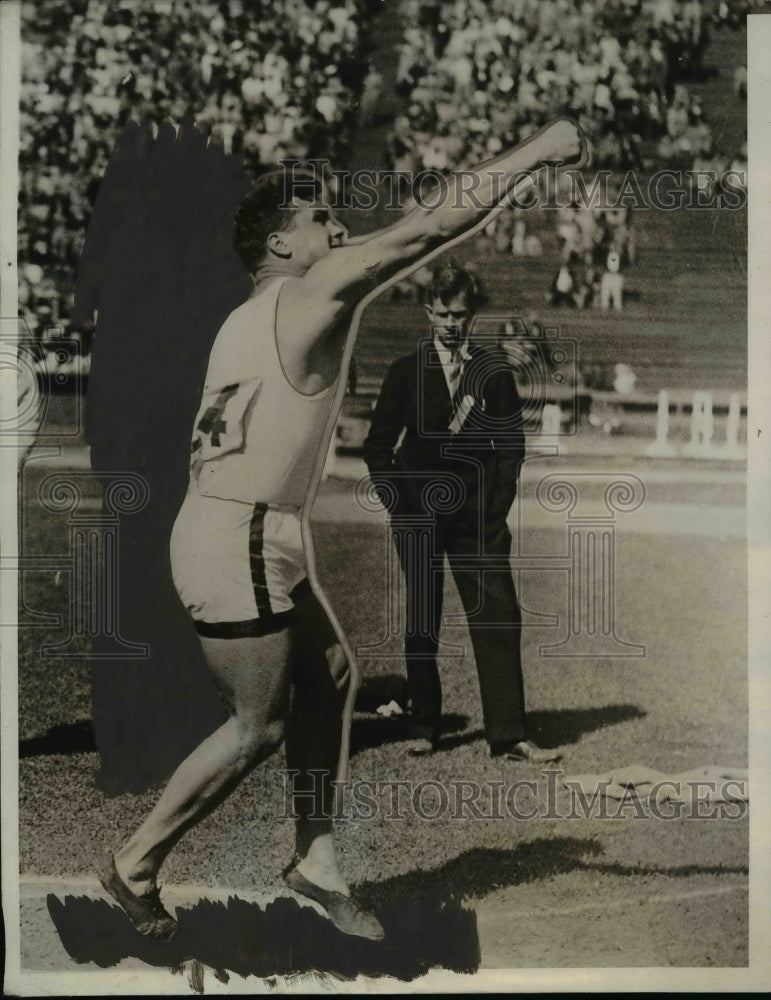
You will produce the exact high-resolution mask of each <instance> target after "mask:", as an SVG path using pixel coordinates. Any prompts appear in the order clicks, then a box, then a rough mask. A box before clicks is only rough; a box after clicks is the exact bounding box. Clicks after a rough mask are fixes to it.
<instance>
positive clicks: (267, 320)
mask: <svg viewBox="0 0 771 1000" xmlns="http://www.w3.org/2000/svg"><path fill="white" fill-rule="evenodd" d="M286 280H287V279H286V278H280V279H277V280H276V281H274V282H272V283H271V284H270V285H268V287H267V288H265V290H264V291H262V292H261V293H260V294H259V295H256V296H254V297H253V298H250V299H247V301H246V302H244V304H243V305H241V306H239V307H238V308H237V309H234V310H233V312H232V313H231V314H230V315H229V316H228V318H227V319H226V320H225V322H224V323H223V325H222V327H221V329H220V331H219V333H218V334H217V338H216V340H215V341H214V346H213V347H212V351H211V354H210V355H209V367H208V369H207V372H206V382H205V384H204V390H203V396H202V398H201V405H200V407H199V410H198V416H197V417H196V419H195V426H194V429H193V440H192V445H191V456H190V485H189V492H190V493H198V494H201V495H203V496H211V497H220V498H222V499H223V500H242V501H244V502H245V503H256V502H262V503H268V504H278V505H286V506H291V507H302V505H303V502H304V501H305V496H306V493H307V491H308V484H309V482H310V478H311V474H312V472H313V469H314V467H315V464H316V461H317V459H318V458H319V447H320V445H321V438H322V435H323V433H324V428H325V426H326V422H327V418H328V416H329V412H330V409H331V407H332V403H333V400H334V396H335V386H336V382H337V380H335V382H334V383H333V384H332V385H331V386H330V387H329V388H327V389H324V390H323V391H322V392H318V393H314V394H313V395H304V394H303V393H301V392H298V391H297V389H295V388H294V387H293V386H292V385H291V383H290V382H289V379H288V378H287V376H286V374H285V372H284V370H283V368H282V367H281V361H280V359H279V355H278V346H277V343H276V308H277V305H278V296H279V293H280V291H281V289H282V287H283V285H284V282H285V281H286Z"/></svg>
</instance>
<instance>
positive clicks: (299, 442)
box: [100, 119, 585, 939]
mask: <svg viewBox="0 0 771 1000" xmlns="http://www.w3.org/2000/svg"><path fill="white" fill-rule="evenodd" d="M584 150H585V143H584V139H583V135H582V133H581V131H580V129H579V128H578V126H576V125H575V124H574V123H573V122H572V121H570V120H568V119H557V120H556V121H554V122H552V123H550V124H549V125H547V126H544V127H543V128H542V129H540V130H539V131H538V132H537V133H536V134H535V135H534V136H533V137H532V138H530V139H528V140H527V141H526V142H524V143H522V144H521V145H519V146H518V147H516V148H515V149H513V150H511V151H509V152H507V153H504V154H502V155H500V156H498V157H496V158H495V159H493V160H490V161H488V162H487V163H485V164H483V165H482V166H480V167H479V168H478V169H477V170H476V171H474V172H473V173H472V174H471V183H469V172H466V173H465V174H463V175H458V176H454V177H451V178H450V179H449V180H448V181H447V182H446V186H445V189H444V190H443V191H442V192H441V195H442V196H441V197H440V198H437V197H434V198H432V203H433V204H434V205H435V207H433V208H422V207H417V208H415V209H414V210H412V211H411V212H410V213H409V214H407V215H406V216H404V218H402V219H401V220H400V221H399V222H398V223H396V224H395V225H393V226H390V227H388V228H387V229H384V230H381V231H378V232H375V233H373V234H371V235H369V236H366V237H360V238H356V239H349V237H348V234H347V232H346V230H345V228H344V227H343V226H342V225H341V224H340V223H339V222H338V221H337V220H336V219H335V218H334V216H333V215H332V214H331V213H330V211H329V209H328V206H327V205H326V204H325V202H324V198H323V194H324V193H323V191H320V190H319V191H316V192H315V194H314V193H313V192H309V191H308V184H307V181H306V180H305V179H303V185H302V197H298V196H297V195H298V193H299V190H300V189H299V185H298V189H297V190H294V191H292V190H290V191H289V192H288V191H287V180H288V178H287V176H286V175H284V174H283V173H282V174H274V175H271V176H269V177H268V178H266V179H263V180H262V181H261V182H258V183H257V184H256V185H255V186H254V189H253V190H252V191H251V192H250V193H249V194H248V195H247V197H246V199H245V200H244V202H243V203H242V205H241V207H240V209H239V212H238V215H237V218H236V248H237V250H238V251H239V253H240V255H241V257H242V259H243V260H244V262H245V264H246V266H247V267H248V269H249V271H250V273H251V274H252V275H253V277H254V291H253V293H252V295H251V297H250V298H249V299H248V300H247V301H246V302H244V303H243V305H241V306H239V308H237V309H235V310H234V311H233V312H232V313H231V314H230V316H229V317H228V318H227V320H226V321H225V323H224V324H223V326H222V328H221V329H220V331H219V334H218V335H217V338H216V341H215V343H214V346H213V348H212V351H211V355H210V360H209V367H208V371H207V376H206V384H205V388H204V394H203V400H202V403H201V407H200V409H199V413H198V416H197V417H196V420H195V426H194V429H193V435H192V456H191V472H190V484H189V490H188V494H187V497H186V499H185V501H184V503H183V506H182V509H181V510H180V512H179V515H178V517H177V520H176V523H175V526H174V532H173V535H172V539H171V556H172V569H173V573H174V580H175V584H176V586H177V589H178V591H179V593H180V596H181V598H182V601H183V603H184V604H185V606H186V608H187V609H188V611H189V613H190V615H191V616H192V618H193V620H194V623H195V626H196V629H197V631H198V634H199V637H200V641H201V644H202V646H203V650H204V654H205V657H206V660H207V662H208V664H209V667H210V669H211V671H212V673H213V675H214V677H215V679H216V681H217V683H218V685H219V687H220V689H221V691H222V694H223V698H224V699H225V702H226V704H227V706H228V708H229V711H230V717H229V719H228V720H227V721H226V722H225V723H224V724H223V725H222V726H221V727H220V728H219V729H217V730H216V731H215V732H214V733H212V734H211V735H210V736H209V737H208V738H207V739H205V740H204V741H203V742H202V743H201V744H200V745H199V746H198V747H197V749H195V750H194V751H193V752H192V753H191V754H190V756H189V757H187V759H186V760H184V761H183V762H182V763H181V764H180V766H179V767H178V769H177V770H176V771H175V773H174V774H173V775H172V777H171V779H170V780H169V783H168V784H167V786H166V788H165V789H164V791H163V793H162V794H161V796H160V799H159V800H158V802H157V804H156V806H155V807H154V808H153V810H152V811H151V812H150V814H149V816H148V817H147V818H146V819H145V821H144V822H143V823H142V825H141V826H140V827H139V829H138V830H137V831H136V832H135V833H134V834H133V835H132V836H131V837H130V838H129V840H128V841H127V842H126V843H125V844H124V845H123V847H122V848H121V849H120V850H119V851H118V852H117V853H116V854H115V855H114V856H113V855H110V856H108V858H107V859H105V863H104V865H103V868H102V870H101V872H100V878H101V881H102V884H103V885H104V886H105V888H107V890H108V891H109V892H110V893H111V894H112V895H113V896H114V897H115V898H116V899H117V900H118V901H119V902H120V903H121V905H122V906H123V907H124V909H125V910H126V912H127V914H128V915H129V917H130V918H131V919H132V921H133V922H134V924H135V926H136V927H137V928H138V929H139V930H140V931H142V932H144V933H147V934H151V935H153V936H157V937H166V938H168V937H171V936H172V935H173V934H174V932H175V930H176V921H175V920H174V918H173V917H172V916H171V914H169V913H168V912H167V911H166V910H165V908H164V907H163V905H162V903H161V900H160V895H159V891H158V887H157V883H156V876H157V874H158V871H159V869H160V867H161V865H162V864H163V861H164V859H165V858H166V856H167V854H168V853H169V851H170V850H171V849H172V848H173V846H174V845H175V844H176V843H177V841H178V840H179V839H180V838H181V837H182V835H183V834H184V833H185V832H186V831H188V830H190V829H191V828H192V827H193V826H195V825H196V824H197V823H198V822H199V821H200V820H201V819H202V818H203V817H204V816H206V815H207V814H208V813H210V812H211V811H212V810H213V809H214V808H215V807H216V806H217V805H219V803H221V802H222V801H223V800H224V799H225V797H226V796H227V795H228V794H229V793H230V792H231V791H232V790H233V789H234V788H235V787H236V786H237V785H238V783H239V782H240V781H241V780H242V778H243V777H244V776H245V775H246V774H247V773H248V772H249V771H250V770H251V769H252V768H254V767H255V766H256V765H257V764H259V763H260V762H261V761H263V760H265V759H266V758H267V757H268V756H270V754H272V753H273V751H274V750H275V749H276V748H277V747H278V746H279V744H280V743H281V742H282V741H285V742H286V754H287V764H288V767H289V768H290V769H292V770H295V771H296V772H298V779H297V781H296V783H295V790H296V791H297V792H298V793H299V794H298V795H297V797H296V802H295V811H296V814H297V816H298V819H297V828H296V856H295V858H294V860H293V862H292V863H291V865H290V866H289V867H288V869H287V870H286V872H285V876H284V877H285V880H286V882H287V884H288V885H289V886H290V888H292V889H294V890H296V891H298V892H301V893H303V894H305V895H306V896H309V897H311V898H313V899H315V900H317V901H318V902H320V903H321V905H322V906H323V907H324V908H325V909H326V911H327V913H328V914H329V916H330V918H331V919H332V921H333V922H334V923H335V925H336V926H337V927H338V928H339V929H340V930H341V931H343V932H344V933H347V934H355V935H360V936H363V937H368V938H371V939H379V938H381V937H382V936H383V930H382V927H381V926H380V924H379V923H378V921H377V920H376V918H375V917H374V916H372V915H371V914H369V913H366V912H364V911H363V910H361V909H360V908H359V907H358V906H357V905H356V903H355V902H354V901H353V900H352V899H351V896H350V893H349V890H348V887H347V885H346V883H345V881H344V879H343V876H342V873H341V872H340V869H339V867H338V863H337V859H336V854H335V847H334V842H333V832H332V820H331V816H332V811H333V810H332V778H333V776H334V773H335V770H336V767H337V763H338V758H339V755H340V746H341V735H342V717H343V714H342V709H343V704H344V701H345V697H344V695H345V687H346V686H347V685H348V684H350V671H349V670H348V669H347V665H346V660H345V656H344V654H343V652H342V649H341V646H340V644H339V642H338V641H337V635H336V634H335V631H334V629H333V628H332V627H331V626H330V623H329V621H328V619H327V616H326V614H325V613H324V611H323V609H322V606H321V604H320V603H319V600H318V597H317V596H316V594H314V593H313V592H312V591H311V588H310V587H309V585H308V580H307V572H308V566H307V563H306V556H305V553H304V551H303V543H302V537H301V517H300V512H301V509H302V507H303V506H304V505H305V504H306V501H307V494H308V489H309V485H310V482H311V478H312V475H313V471H314V467H315V464H316V462H317V460H318V459H319V458H320V455H319V451H320V446H321V443H322V438H323V434H324V428H325V426H326V425H327V421H328V418H329V417H330V413H331V411H332V408H333V402H334V400H335V398H336V397H335V390H336V386H337V381H338V379H339V377H340V366H341V360H342V357H343V352H344V349H345V346H346V342H347V341H348V338H349V336H350V335H351V319H352V316H353V312H354V309H355V308H356V306H357V305H358V304H359V303H360V302H361V301H362V300H363V299H364V298H365V297H366V296H367V295H369V294H370V293H371V292H373V291H374V290H375V289H376V288H377V287H378V286H379V285H381V284H382V283H383V282H385V281H387V280H388V279H389V278H391V277H393V276H395V275H396V274H398V273H399V272H400V271H404V270H405V269H407V268H409V267H411V266H412V265H415V264H417V263H418V262H419V261H421V260H423V259H424V258H426V257H427V256H428V255H430V254H431V253H432V252H434V251H438V250H439V249H440V248H441V247H443V246H444V245H445V244H446V243H448V242H449V241H451V240H454V239H456V238H459V237H461V236H463V235H464V234H468V233H470V232H471V231H472V230H473V229H474V228H475V227H476V226H477V224H483V222H484V219H485V217H486V216H487V215H488V214H489V213H490V211H491V210H492V209H494V208H495V206H496V205H497V204H498V203H499V202H500V201H501V200H503V199H504V198H505V197H506V196H507V194H511V193H512V192H513V191H514V190H515V188H516V187H517V185H518V184H520V185H522V184H529V183H530V182H529V180H528V179H527V178H528V175H529V174H530V173H531V172H532V171H535V170H537V169H538V168H539V167H540V166H541V164H543V163H544V162H547V161H549V162H555V161H556V162H560V163H563V164H565V165H573V164H576V163H580V162H581V161H582V159H583V157H584ZM290 186H291V185H290ZM313 771H317V772H319V771H320V772H323V773H324V774H325V775H326V776H327V778H328V780H325V781H322V782H318V781H317V780H314V779H317V778H318V774H313V773H312V772H313ZM309 791H313V792H314V793H315V798H314V797H313V796H311V797H309V796H308V792H309Z"/></svg>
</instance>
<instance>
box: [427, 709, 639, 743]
mask: <svg viewBox="0 0 771 1000" xmlns="http://www.w3.org/2000/svg"><path fill="white" fill-rule="evenodd" d="M646 715H647V713H646V712H644V711H643V710H642V709H641V708H638V707H637V706H636V705H602V706H600V707H598V708H551V709H542V710H540V711H534V712H528V713H527V734H528V736H529V737H530V739H533V740H535V742H536V743H538V744H539V745H541V746H544V747H562V746H567V745H569V744H573V743H578V741H579V740H580V739H581V737H582V736H583V735H584V734H585V733H592V732H595V731H596V730H598V729H604V728H605V727H606V726H616V725H618V724H619V723H621V722H629V721H630V720H631V719H644V718H645V716H646ZM444 722H445V719H444V718H443V719H442V725H443V728H444V729H445V732H453V730H452V728H451V727H447V726H445V725H444ZM455 728H456V729H457V728H458V727H457V726H456V727H455ZM480 739H484V731H483V730H481V729H473V730H470V731H469V732H466V733H464V732H461V733H454V734H453V735H451V736H445V737H444V738H443V739H442V741H441V744H440V748H441V749H442V750H452V749H453V747H459V746H463V745H465V744H467V743H474V742H476V741H477V740H480Z"/></svg>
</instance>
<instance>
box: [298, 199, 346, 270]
mask: <svg viewBox="0 0 771 1000" xmlns="http://www.w3.org/2000/svg"><path fill="white" fill-rule="evenodd" d="M295 206H296V207H295V209H294V219H293V223H292V225H291V227H290V228H289V229H287V230H285V232H284V233H283V234H282V235H283V238H284V240H285V241H286V243H287V244H288V245H289V248H290V250H291V253H292V259H293V260H294V261H295V262H296V263H298V264H300V265H302V267H303V268H305V269H307V268H309V267H310V266H311V265H312V264H315V263H316V261H317V260H321V258H322V257H326V255H327V254H328V253H330V252H331V251H332V250H334V249H335V248H336V247H341V246H344V245H345V243H346V242H347V240H348V230H347V229H346V228H345V226H344V225H343V224H342V223H341V222H340V221H339V220H338V219H336V218H335V216H334V215H333V214H332V212H331V211H330V209H329V207H328V206H327V205H325V204H324V203H323V202H316V203H313V202H309V201H301V200H299V199H296V200H295Z"/></svg>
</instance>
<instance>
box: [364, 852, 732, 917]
mask: <svg viewBox="0 0 771 1000" xmlns="http://www.w3.org/2000/svg"><path fill="white" fill-rule="evenodd" d="M601 854H602V847H601V846H600V842H599V841H598V840H595V839H579V838H577V837H552V838H538V839H537V840H533V841H530V842H528V843H526V844H519V845H518V846H517V847H516V848H513V849H512V850H510V851H507V850H502V849H500V848H484V847H475V848H472V849H471V850H468V851H464V852H463V853H462V854H459V855H458V856H457V857H455V858H452V860H450V861H448V862H446V863H445V864H443V865H440V866H439V867H438V868H432V869H428V870H423V869H421V870H415V871H411V872H407V873H406V874H404V875H395V876H393V877H392V878H389V879H385V880H383V881H379V882H363V883H361V884H360V885H359V886H358V887H357V892H356V897H357V899H359V900H360V901H361V902H362V903H363V905H364V906H367V907H373V906H380V907H388V906H390V905H393V904H394V903H395V902H396V901H397V900H404V899H420V898H423V899H428V898H432V899H434V900H435V905H437V906H442V904H443V903H447V902H449V901H452V900H462V899H466V898H477V899H479V898H481V897H484V896H486V895H487V894H488V893H490V892H492V891H494V890H497V889H505V888H507V887H509V886H516V885H523V884H524V883H527V882H536V881H538V880H540V879H548V878H553V877H554V876H555V875H562V874H567V873H569V872H575V871H583V872H595V873H597V874H600V875H617V876H637V877H639V876H646V875H666V876H668V877H669V878H688V877H689V876H693V875H727V874H741V875H746V874H747V872H748V868H747V866H746V865H738V866H735V867H728V866H725V865H696V864H692V865H680V866H678V867H671V868H667V867H657V866H646V865H622V864H619V863H618V862H616V861H613V862H605V861H602V860H601V858H600V856H601ZM438 887H440V888H438ZM450 887H451V888H450Z"/></svg>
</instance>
